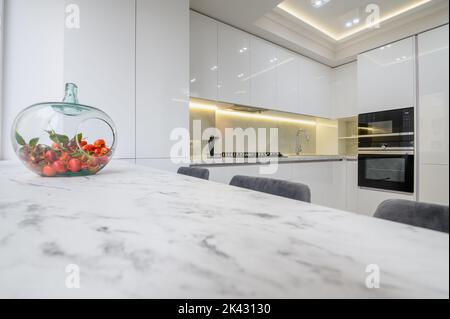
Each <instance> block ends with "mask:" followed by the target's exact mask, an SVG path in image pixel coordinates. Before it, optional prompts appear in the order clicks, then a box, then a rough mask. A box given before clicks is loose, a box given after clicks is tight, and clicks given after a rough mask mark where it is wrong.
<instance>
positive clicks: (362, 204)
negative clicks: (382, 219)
mask: <svg viewBox="0 0 450 319" xmlns="http://www.w3.org/2000/svg"><path fill="white" fill-rule="evenodd" d="M388 199H404V200H409V201H415V200H416V196H415V195H410V194H405V193H395V192H387V191H381V190H372V189H366V188H359V189H358V196H357V200H358V209H357V213H358V214H360V215H366V216H373V215H374V214H375V212H376V210H377V208H378V206H379V205H380V204H381V203H383V202H384V201H385V200H388Z"/></svg>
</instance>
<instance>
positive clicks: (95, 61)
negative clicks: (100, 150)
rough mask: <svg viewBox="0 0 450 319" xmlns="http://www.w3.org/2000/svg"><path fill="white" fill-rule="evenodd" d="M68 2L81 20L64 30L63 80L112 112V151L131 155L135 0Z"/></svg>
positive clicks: (86, 100) (82, 97)
mask: <svg viewBox="0 0 450 319" xmlns="http://www.w3.org/2000/svg"><path fill="white" fill-rule="evenodd" d="M66 3H67V4H72V5H74V4H75V5H77V6H78V8H79V12H80V25H79V28H77V27H73V28H66V29H65V44H64V81H65V82H73V83H76V84H77V85H78V86H79V98H80V101H81V102H82V103H83V104H87V105H94V106H98V107H100V108H101V109H102V110H104V111H105V112H107V113H108V114H109V115H110V116H111V117H112V119H113V120H114V122H115V124H116V125H117V127H118V133H119V134H118V139H119V141H118V148H117V152H116V155H115V156H116V157H117V158H134V156H135V134H134V132H135V81H134V80H135V58H134V57H135V1H133V0H126V1H124V0H70V1H69V0H67V1H66ZM105 8H109V9H108V10H105ZM99 17H102V18H101V19H99ZM118 22H119V23H118ZM112 92H113V94H112ZM91 138H95V137H94V136H93V137H91Z"/></svg>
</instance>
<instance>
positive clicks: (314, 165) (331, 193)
mask: <svg viewBox="0 0 450 319" xmlns="http://www.w3.org/2000/svg"><path fill="white" fill-rule="evenodd" d="M292 165H293V178H292V181H294V182H298V183H302V184H306V185H308V186H309V188H310V189H311V202H312V203H313V204H317V205H322V206H327V207H333V208H336V209H343V210H345V162H311V163H298V164H292Z"/></svg>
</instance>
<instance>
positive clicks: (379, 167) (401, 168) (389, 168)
mask: <svg viewBox="0 0 450 319" xmlns="http://www.w3.org/2000/svg"><path fill="white" fill-rule="evenodd" d="M358 185H359V186H360V187H366V188H375V189H381V190H390V191H396V192H404V193H414V151H407V150H390V151H360V152H359V155H358Z"/></svg>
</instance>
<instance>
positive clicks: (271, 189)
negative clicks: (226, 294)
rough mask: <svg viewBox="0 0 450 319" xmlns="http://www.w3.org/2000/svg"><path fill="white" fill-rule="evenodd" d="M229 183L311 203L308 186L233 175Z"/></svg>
mask: <svg viewBox="0 0 450 319" xmlns="http://www.w3.org/2000/svg"><path fill="white" fill-rule="evenodd" d="M230 185H232V186H237V187H241V188H246V189H251V190H254V191H257V192H262V193H267V194H272V195H277V196H281V197H286V198H290V199H295V200H299V201H302V202H307V203H311V191H310V189H309V187H308V186H306V185H303V184H300V183H292V182H287V181H282V180H277V179H271V178H261V177H249V176H240V175H238V176H235V177H233V179H232V180H231V182H230Z"/></svg>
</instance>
